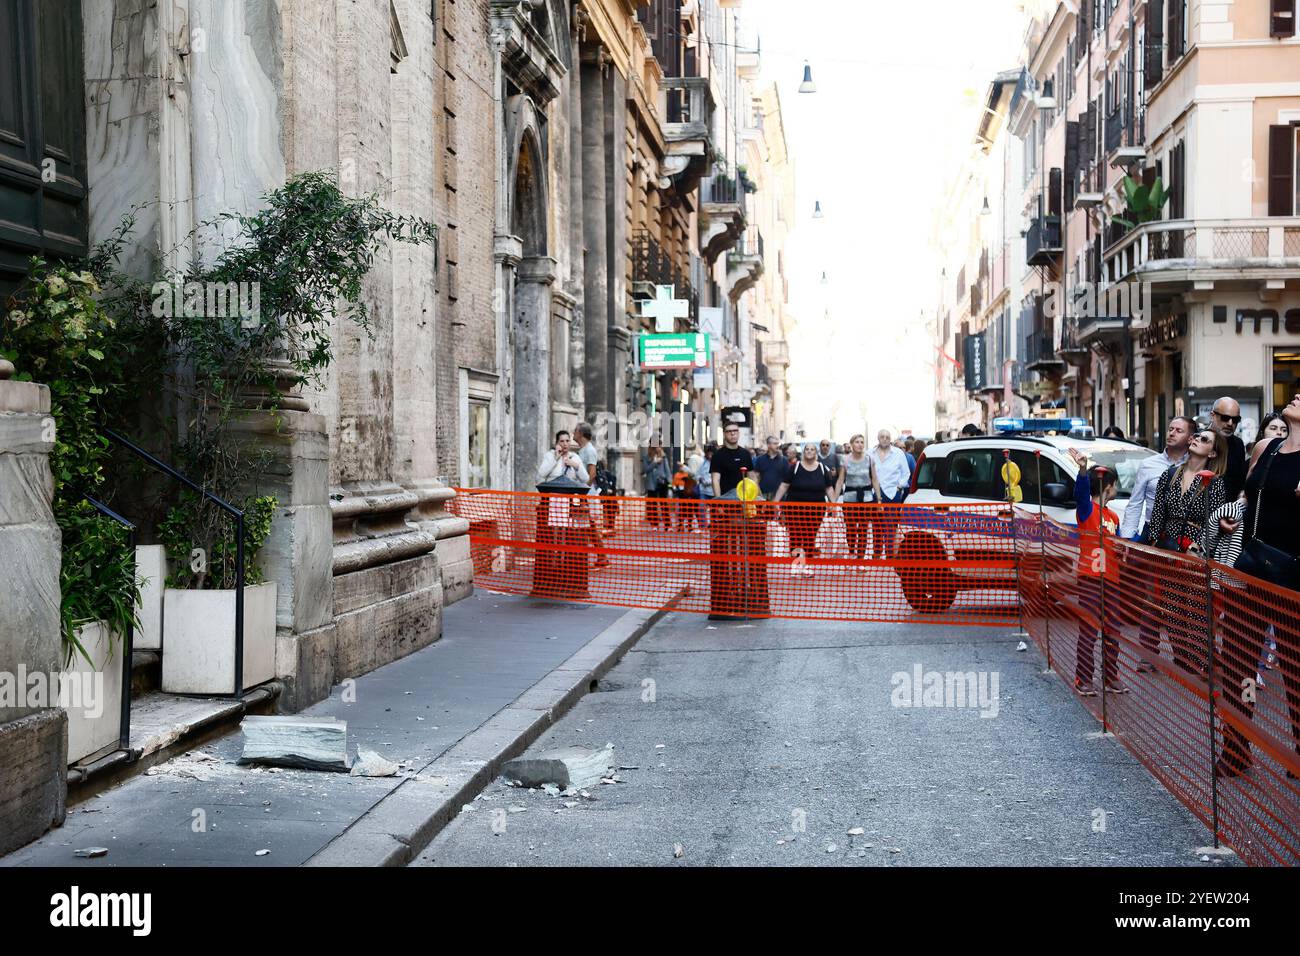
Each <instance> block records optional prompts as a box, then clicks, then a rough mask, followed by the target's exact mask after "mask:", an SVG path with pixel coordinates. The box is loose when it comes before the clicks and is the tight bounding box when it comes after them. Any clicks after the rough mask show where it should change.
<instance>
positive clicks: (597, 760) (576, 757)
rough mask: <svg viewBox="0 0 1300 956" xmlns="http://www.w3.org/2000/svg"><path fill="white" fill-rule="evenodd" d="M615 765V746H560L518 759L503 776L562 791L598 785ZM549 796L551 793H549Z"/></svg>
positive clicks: (511, 763)
mask: <svg viewBox="0 0 1300 956" xmlns="http://www.w3.org/2000/svg"><path fill="white" fill-rule="evenodd" d="M613 766H615V760H614V747H613V745H612V744H606V745H605V746H604V747H601V748H594V747H557V748H555V749H554V750H548V751H545V752H544V753H540V754H538V755H537V756H535V757H527V756H525V757H516V758H515V759H514V760H511V761H510V762H509V763H507V764H506V765H505V767H504V768H503V769H502V771H501V775H502V776H503V777H505V778H506V779H507V780H517V781H519V783H521V784H522V785H523V786H525V787H542V788H543V789H546V787H547V786H548V785H549V786H551V787H555V788H556V792H557V793H558V792H559V790H560V789H568V788H570V787H576V788H582V787H589V786H594V785H595V784H597V783H600V782H601V779H602V778H603V777H605V776H606V775H607V774H608V773H609V771H610V768H612V767H613ZM547 792H548V793H549V792H550V791H549V790H547Z"/></svg>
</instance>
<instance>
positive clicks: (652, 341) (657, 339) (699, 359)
mask: <svg viewBox="0 0 1300 956" xmlns="http://www.w3.org/2000/svg"><path fill="white" fill-rule="evenodd" d="M637 358H638V359H639V361H640V364H641V367H642V368H643V369H659V368H707V367H708V365H709V334H708V333H707V332H686V333H683V334H680V335H652V334H645V335H639V336H637Z"/></svg>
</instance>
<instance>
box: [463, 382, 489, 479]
mask: <svg viewBox="0 0 1300 956" xmlns="http://www.w3.org/2000/svg"><path fill="white" fill-rule="evenodd" d="M488 421H489V418H488V405H487V403H486V402H476V401H471V402H470V403H469V422H468V424H469V474H468V475H466V479H467V485H468V487H470V488H489V487H491V484H492V472H491V467H490V461H491V459H490V458H489V457H488V435H489V434H490V433H489V431H488Z"/></svg>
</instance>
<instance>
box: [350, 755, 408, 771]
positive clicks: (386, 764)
mask: <svg viewBox="0 0 1300 956" xmlns="http://www.w3.org/2000/svg"><path fill="white" fill-rule="evenodd" d="M400 769H401V767H400V765H398V764H395V763H393V762H392V761H391V760H386V759H385V758H383V757H381V756H380V755H379V754H377V753H375V752H374V751H373V750H361V749H360V748H358V750H357V759H356V762H355V763H353V764H352V770H351V775H352V776H354V777H395V776H397V771H398V770H400Z"/></svg>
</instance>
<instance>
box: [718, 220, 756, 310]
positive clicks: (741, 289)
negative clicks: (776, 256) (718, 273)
mask: <svg viewBox="0 0 1300 956" xmlns="http://www.w3.org/2000/svg"><path fill="white" fill-rule="evenodd" d="M762 275H763V234H762V233H761V232H760V231H759V230H758V229H756V228H750V229H749V230H747V231H746V232H745V233H744V235H742V236H741V237H740V242H739V243H738V244H737V246H736V248H735V249H733V250H731V252H729V253H727V285H728V292H727V295H728V296H730V298H731V301H732V302H737V301H739V299H740V297H741V296H742V295H744V294H745V293H746V292H748V291H749V290H750V289H752V288H753V287H754V286H755V285H756V284H757V283H758V280H759V279H760V278H761V277H762Z"/></svg>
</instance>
